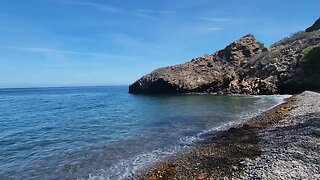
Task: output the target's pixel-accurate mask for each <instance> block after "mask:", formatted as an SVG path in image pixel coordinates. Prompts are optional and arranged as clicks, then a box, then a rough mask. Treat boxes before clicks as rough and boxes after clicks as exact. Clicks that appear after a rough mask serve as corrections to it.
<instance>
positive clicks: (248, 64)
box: [129, 23, 320, 94]
mask: <svg viewBox="0 0 320 180" xmlns="http://www.w3.org/2000/svg"><path fill="white" fill-rule="evenodd" d="M315 24H316V23H315ZM311 27H312V28H311V29H312V31H311V30H310V28H308V31H309V32H307V31H302V32H298V33H296V34H294V35H292V36H290V37H287V38H285V39H283V40H281V41H279V42H276V43H275V44H273V45H272V46H270V47H269V48H265V47H264V46H263V44H262V43H260V42H257V41H256V40H255V38H254V36H252V35H250V34H249V35H246V36H244V37H242V38H240V39H239V40H236V41H235V42H233V43H231V44H230V45H228V46H226V47H225V48H224V49H222V50H219V51H217V52H215V53H213V54H210V55H205V56H202V57H198V58H194V59H192V60H191V61H188V62H186V63H184V64H179V65H175V66H169V67H163V68H159V69H157V70H155V71H153V72H151V73H150V74H147V75H145V76H143V77H142V78H140V79H139V80H137V81H136V82H134V83H133V84H132V85H130V86H129V92H130V93H136V94H139V93H223V94H227V93H236V94H275V93H297V92H302V91H304V90H314V91H318V90H320V67H319V65H320V30H319V28H316V26H315V25H313V26H311Z"/></svg>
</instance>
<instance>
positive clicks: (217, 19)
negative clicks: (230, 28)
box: [197, 17, 231, 22]
mask: <svg viewBox="0 0 320 180" xmlns="http://www.w3.org/2000/svg"><path fill="white" fill-rule="evenodd" d="M197 19H200V20H203V21H212V22H230V21H231V19H230V18H212V17H197Z"/></svg>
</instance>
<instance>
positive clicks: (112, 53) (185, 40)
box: [0, 0, 320, 87]
mask: <svg viewBox="0 0 320 180" xmlns="http://www.w3.org/2000/svg"><path fill="white" fill-rule="evenodd" d="M319 7H320V1H319V0H308V1H303V2H302V1H301V0H286V1H280V0H259V1H257V0H251V1H250V0H248V1H243V0H224V1H220V0H219V1H218V0H112V1H111V0H109V1H107V0H26V1H25V0H0V24H1V25H0V87H35V86H36V87H37V86H83V85H117V84H130V83H132V82H133V81H134V80H136V79H137V78H139V77H140V76H142V75H144V74H146V73H148V72H150V71H152V70H153V69H155V68H158V67H162V66H168V65H173V64H179V63H182V62H185V61H187V60H189V59H191V58H193V57H197V56H201V55H203V54H210V53H213V52H214V51H216V50H219V49H221V48H223V47H225V46H226V45H227V44H229V43H230V42H232V41H234V40H235V39H238V38H240V37H241V36H243V35H245V34H248V33H251V34H254V35H255V37H256V39H258V40H259V41H261V42H263V43H264V44H265V45H270V44H272V43H273V42H275V41H277V40H279V39H281V38H283V37H285V36H289V35H290V34H292V33H294V32H297V31H299V30H304V29H305V28H306V27H308V26H310V25H311V24H312V23H313V22H314V21H315V20H316V19H317V18H319V15H320V14H319Z"/></svg>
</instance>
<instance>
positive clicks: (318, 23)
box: [306, 18, 320, 32]
mask: <svg viewBox="0 0 320 180" xmlns="http://www.w3.org/2000/svg"><path fill="white" fill-rule="evenodd" d="M319 29H320V18H319V19H318V20H317V21H316V22H315V23H314V24H313V25H312V26H310V27H308V28H307V29H306V32H312V31H316V30H319Z"/></svg>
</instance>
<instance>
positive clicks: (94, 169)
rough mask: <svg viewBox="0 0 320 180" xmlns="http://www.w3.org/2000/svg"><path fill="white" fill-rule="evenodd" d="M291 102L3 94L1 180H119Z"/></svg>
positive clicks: (118, 89)
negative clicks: (273, 107) (207, 136)
mask: <svg viewBox="0 0 320 180" xmlns="http://www.w3.org/2000/svg"><path fill="white" fill-rule="evenodd" d="M285 97H286V96H219V95H176V96H173V95H132V94H128V93H127V87H126V86H109V87H74V88H27V89H0V179H120V178H124V177H128V176H130V175H132V174H133V173H134V172H135V171H137V170H139V169H141V168H144V167H147V166H149V165H152V164H153V163H155V162H157V161H159V160H161V159H163V158H165V157H167V156H169V155H171V154H174V153H176V152H178V151H182V150H184V149H185V148H190V147H192V145H193V144H194V143H195V142H197V141H201V139H203V138H205V136H206V134H207V133H214V132H215V131H218V130H223V129H225V128H227V127H230V126H231V125H232V124H235V123H240V122H242V121H244V120H246V119H248V118H249V117H252V116H254V115H256V114H258V113H259V112H261V111H263V110H266V109H268V108H270V107H272V106H274V105H276V104H278V103H280V102H281V101H282V100H283V98H285Z"/></svg>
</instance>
